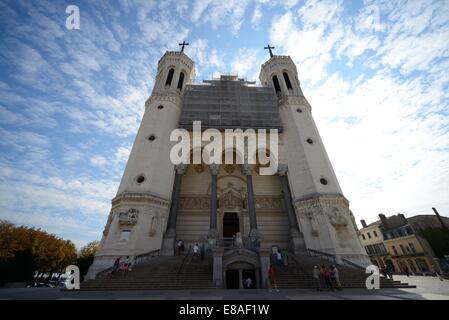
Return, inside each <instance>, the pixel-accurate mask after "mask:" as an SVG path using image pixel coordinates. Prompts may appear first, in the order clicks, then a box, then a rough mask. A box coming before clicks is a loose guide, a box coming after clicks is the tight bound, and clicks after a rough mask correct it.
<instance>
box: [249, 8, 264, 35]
mask: <svg viewBox="0 0 449 320" xmlns="http://www.w3.org/2000/svg"><path fill="white" fill-rule="evenodd" d="M262 16H263V13H262V10H261V8H260V5H257V6H256V7H255V8H254V12H253V16H252V18H251V24H252V26H253V28H254V29H256V30H258V29H259V23H260V20H261V19H262Z"/></svg>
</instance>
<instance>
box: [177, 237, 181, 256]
mask: <svg viewBox="0 0 449 320" xmlns="http://www.w3.org/2000/svg"><path fill="white" fill-rule="evenodd" d="M181 251H182V241H181V240H178V243H177V244H176V255H178V256H179V255H181Z"/></svg>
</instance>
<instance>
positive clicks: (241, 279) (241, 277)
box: [239, 269, 243, 289]
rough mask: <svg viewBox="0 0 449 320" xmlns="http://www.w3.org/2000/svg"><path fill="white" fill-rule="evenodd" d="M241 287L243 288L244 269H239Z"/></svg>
mask: <svg viewBox="0 0 449 320" xmlns="http://www.w3.org/2000/svg"><path fill="white" fill-rule="evenodd" d="M239 289H243V270H242V269H239Z"/></svg>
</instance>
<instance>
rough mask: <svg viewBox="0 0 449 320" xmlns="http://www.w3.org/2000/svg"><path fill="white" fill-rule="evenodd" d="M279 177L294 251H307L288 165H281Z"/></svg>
mask: <svg viewBox="0 0 449 320" xmlns="http://www.w3.org/2000/svg"><path fill="white" fill-rule="evenodd" d="M278 173H279V178H280V180H281V186H282V194H283V196H284V203H285V207H286V209H287V216H288V224H289V227H290V236H291V241H292V243H291V245H292V249H293V253H300V252H305V251H306V246H305V243H304V236H303V235H302V234H301V232H300V231H299V225H298V220H297V218H296V214H295V209H294V208H293V203H292V196H291V192H290V186H289V183H288V177H287V165H285V164H280V165H279V170H278Z"/></svg>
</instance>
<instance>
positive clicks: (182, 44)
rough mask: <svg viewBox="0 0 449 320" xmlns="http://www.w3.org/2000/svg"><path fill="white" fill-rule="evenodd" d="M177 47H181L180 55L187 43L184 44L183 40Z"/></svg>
mask: <svg viewBox="0 0 449 320" xmlns="http://www.w3.org/2000/svg"><path fill="white" fill-rule="evenodd" d="M178 45H179V46H181V53H183V52H184V47H185V46H188V45H189V43H188V42H185V40H183V41H182V43H179V44H178Z"/></svg>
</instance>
